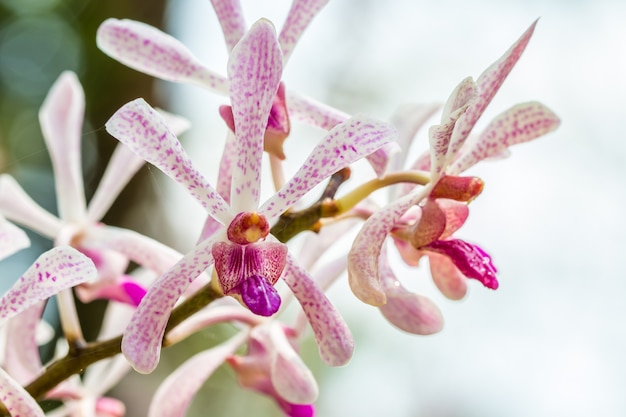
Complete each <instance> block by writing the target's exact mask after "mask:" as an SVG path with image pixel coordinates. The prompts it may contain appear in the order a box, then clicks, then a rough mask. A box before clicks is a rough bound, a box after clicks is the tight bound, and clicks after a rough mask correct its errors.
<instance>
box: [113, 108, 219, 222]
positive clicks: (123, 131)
mask: <svg viewBox="0 0 626 417" xmlns="http://www.w3.org/2000/svg"><path fill="white" fill-rule="evenodd" d="M106 130H107V132H109V133H110V134H111V135H112V136H113V137H115V138H116V139H118V140H119V141H120V142H122V143H124V144H125V145H127V146H128V147H129V148H130V149H131V150H132V151H133V152H135V153H136V154H137V155H139V156H141V157H142V158H144V159H145V160H146V161H148V162H150V163H151V164H153V165H154V166H156V167H157V168H159V169H160V170H161V171H163V172H164V173H165V174H166V175H168V176H169V177H170V178H172V179H173V180H175V181H177V182H178V183H180V184H181V185H183V186H184V187H186V188H187V190H189V192H190V194H191V195H192V196H193V197H194V198H195V199H196V200H197V201H198V202H200V204H202V206H203V207H204V208H205V209H206V210H207V211H208V212H209V214H210V215H211V216H213V217H215V218H216V219H217V220H219V221H221V222H223V223H228V221H229V220H230V216H228V215H227V213H228V210H229V207H228V205H227V204H226V202H225V201H224V199H223V198H222V197H221V196H220V195H219V194H218V193H217V191H215V190H214V189H213V187H212V186H211V184H209V183H208V182H207V180H206V179H205V178H204V177H203V176H202V174H201V173H200V171H198V170H197V169H196V168H195V167H194V166H193V162H192V161H191V159H190V158H189V156H188V155H187V153H186V152H185V151H184V149H183V147H182V145H181V144H180V142H179V141H178V139H177V138H176V136H174V135H173V134H172V133H171V132H170V130H169V129H168V127H167V125H166V124H165V120H164V119H163V117H162V116H161V115H159V114H158V113H157V112H156V111H155V110H154V109H153V108H151V107H150V106H149V105H148V104H147V103H146V102H145V101H144V100H143V99H136V100H134V101H131V102H130V103H127V104H125V105H124V106H123V107H122V108H121V109H119V110H118V111H117V112H116V113H115V114H114V115H113V116H112V117H111V118H110V119H109V121H108V122H107V123H106Z"/></svg>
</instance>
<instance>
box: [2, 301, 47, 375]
mask: <svg viewBox="0 0 626 417" xmlns="http://www.w3.org/2000/svg"><path fill="white" fill-rule="evenodd" d="M44 306H45V301H40V302H38V303H36V304H34V305H33V306H31V307H29V308H27V309H26V310H24V311H23V312H22V313H21V314H18V315H17V316H16V317H14V318H12V319H11V320H8V321H7V323H6V334H5V335H6V340H7V341H11V342H10V343H7V344H6V347H5V352H4V362H3V364H2V367H3V368H4V369H5V370H6V371H7V372H8V373H9V374H10V375H11V376H12V377H13V378H15V380H16V381H17V382H18V383H20V384H21V385H26V384H28V383H30V382H32V380H33V379H35V377H36V376H38V375H39V374H40V373H41V371H42V370H43V365H42V364H41V358H40V356H39V346H38V345H37V337H36V335H37V325H38V324H39V322H40V321H41V314H42V312H43V308H44Z"/></svg>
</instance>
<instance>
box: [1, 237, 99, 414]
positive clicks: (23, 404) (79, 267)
mask: <svg viewBox="0 0 626 417" xmlns="http://www.w3.org/2000/svg"><path fill="white" fill-rule="evenodd" d="M96 277H97V271H96V268H95V265H94V263H93V262H92V261H91V260H90V259H89V258H88V257H86V256H85V255H83V254H81V253H80V252H78V251H77V250H75V249H73V248H71V247H69V246H58V247H56V248H53V249H51V250H49V251H47V252H45V253H43V254H42V255H41V256H39V257H38V258H37V259H36V260H35V262H34V263H33V265H32V266H31V267H30V268H29V269H28V270H27V271H26V272H25V273H24V275H22V277H21V278H20V279H19V280H18V281H17V282H16V283H15V284H14V285H13V286H12V287H11V288H10V289H9V290H8V291H7V292H6V293H5V294H4V295H3V296H2V297H1V298H0V326H6V325H13V326H14V327H20V326H21V327H22V328H23V329H25V330H26V332H28V329H32V330H33V331H31V332H30V333H31V335H32V337H19V338H11V348H12V350H11V351H12V352H17V350H18V349H19V350H20V355H19V356H11V358H12V359H11V361H10V362H11V363H10V364H9V363H8V362H5V361H6V359H7V357H6V355H7V353H8V352H9V351H7V352H5V358H4V360H3V362H5V366H6V365H9V366H10V368H8V369H10V370H11V373H9V372H8V369H7V368H0V401H1V402H2V403H3V404H4V406H5V407H6V408H7V410H8V411H9V413H10V414H11V415H12V416H16V417H17V416H21V415H24V416H26V415H27V416H33V417H39V416H41V417H43V415H44V413H43V411H42V410H41V408H40V407H39V405H38V404H37V402H36V401H35V400H34V399H33V398H32V397H31V396H30V394H28V393H27V392H26V390H25V389H24V388H22V385H21V380H24V379H25V378H26V379H32V378H34V377H35V376H37V373H38V372H39V371H41V370H42V369H43V367H40V366H37V364H41V362H40V359H39V351H38V346H37V341H36V339H35V337H34V333H35V332H34V326H30V324H29V323H31V317H32V315H31V314H26V315H24V314H25V313H29V312H32V311H39V312H41V311H42V309H43V303H44V302H45V301H46V300H47V299H49V298H50V297H52V296H54V295H55V294H58V293H59V292H61V291H65V290H67V289H69V288H72V287H74V286H76V285H79V284H82V283H84V282H88V281H92V280H95V279H96ZM15 325H17V326H15ZM24 359H26V361H23V360H24ZM14 361H17V363H16V362H14ZM33 371H35V372H37V373H33ZM14 372H15V373H14Z"/></svg>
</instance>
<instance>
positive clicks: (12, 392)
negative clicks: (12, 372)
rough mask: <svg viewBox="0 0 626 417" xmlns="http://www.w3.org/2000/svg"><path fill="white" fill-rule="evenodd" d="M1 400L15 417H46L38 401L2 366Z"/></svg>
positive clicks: (0, 381)
mask: <svg viewBox="0 0 626 417" xmlns="http://www.w3.org/2000/svg"><path fill="white" fill-rule="evenodd" d="M0 401H1V402H2V403H3V404H4V406H5V407H6V409H7V411H8V412H9V414H11V415H12V416H14V417H19V416H28V417H45V415H44V413H43V410H42V409H41V407H39V404H37V401H35V399H34V398H33V397H32V396H31V395H30V394H29V393H28V392H27V391H26V390H25V389H24V388H22V386H21V385H20V384H18V383H17V382H16V381H15V380H14V379H13V378H11V377H10V376H9V374H7V373H6V371H5V370H4V369H2V368H0Z"/></svg>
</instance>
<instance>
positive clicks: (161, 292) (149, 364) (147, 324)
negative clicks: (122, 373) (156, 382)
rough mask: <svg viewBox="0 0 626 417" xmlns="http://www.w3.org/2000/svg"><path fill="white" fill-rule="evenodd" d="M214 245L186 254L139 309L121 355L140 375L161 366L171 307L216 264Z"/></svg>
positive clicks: (207, 245) (126, 333) (201, 244)
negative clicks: (160, 357) (164, 336)
mask: <svg viewBox="0 0 626 417" xmlns="http://www.w3.org/2000/svg"><path fill="white" fill-rule="evenodd" d="M220 235H221V234H220ZM218 237H221V238H223V237H224V236H223V235H221V236H218ZM214 242H215V240H214V239H208V240H205V241H204V242H202V243H200V245H198V246H197V247H196V248H195V249H194V250H193V251H191V252H189V253H188V254H187V255H185V256H184V257H183V259H181V260H180V261H179V262H178V263H177V264H176V265H174V266H173V267H172V268H171V269H170V270H169V271H167V272H166V273H165V274H164V275H162V276H161V277H160V278H159V279H158V280H156V281H155V282H154V284H153V285H152V286H151V287H150V288H149V289H148V292H147V294H146V295H145V297H143V300H142V301H141V303H140V304H139V306H138V307H137V310H136V311H135V314H133V317H132V318H131V320H130V323H129V324H128V327H127V328H126V331H125V332H124V337H123V338H122V353H123V354H124V356H126V358H127V359H128V361H129V362H130V363H131V365H132V366H133V368H135V370H136V371H137V372H140V373H144V374H148V373H150V372H152V371H153V370H154V368H156V366H157V364H158V363H159V356H160V354H161V342H162V340H163V335H164V333H165V327H166V325H167V321H168V320H169V316H170V314H171V311H172V308H174V305H175V304H176V301H178V299H179V298H180V296H181V295H182V293H183V292H184V291H185V289H186V288H187V287H188V286H189V284H190V283H191V282H192V281H193V280H194V279H195V278H196V277H198V276H199V275H200V274H202V273H203V272H204V271H205V270H206V269H207V268H208V267H209V266H211V264H212V263H213V256H212V255H211V246H213V243H214Z"/></svg>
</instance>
